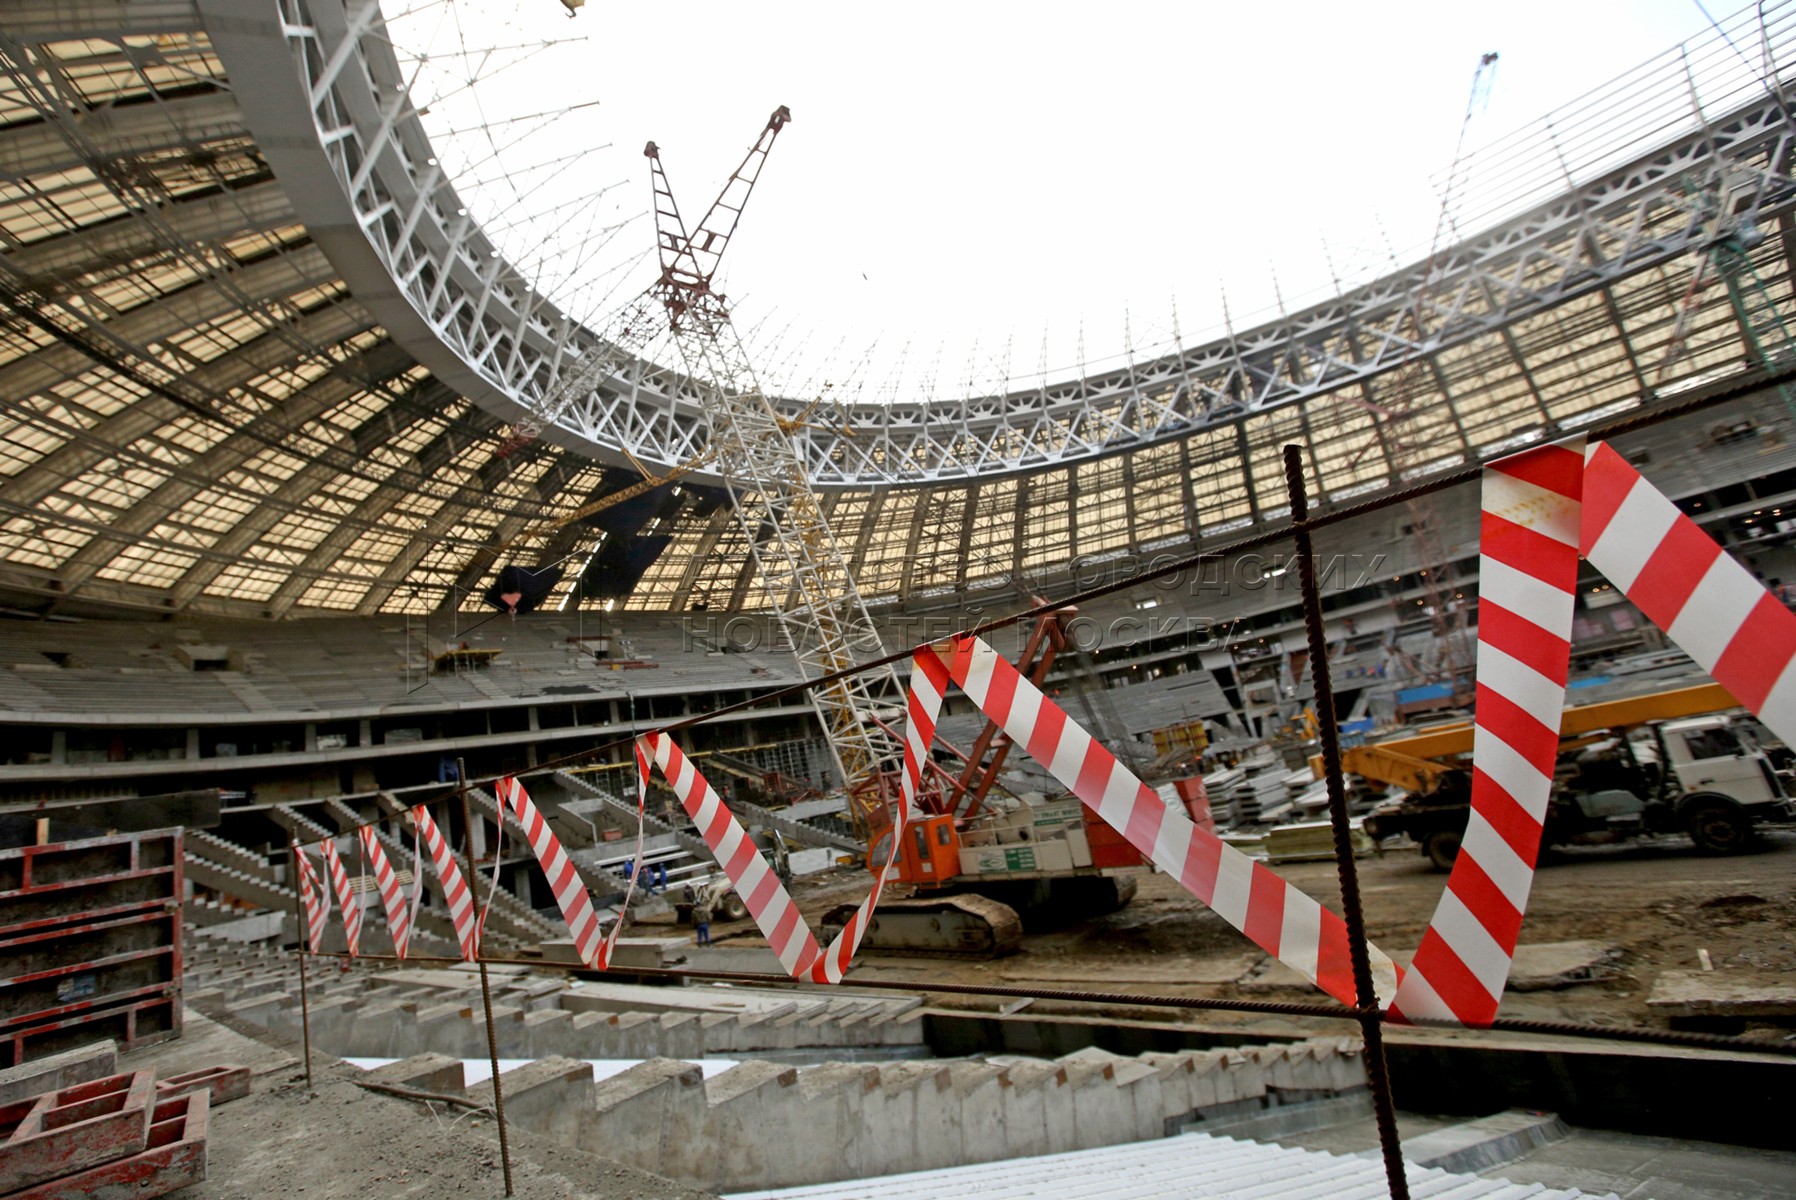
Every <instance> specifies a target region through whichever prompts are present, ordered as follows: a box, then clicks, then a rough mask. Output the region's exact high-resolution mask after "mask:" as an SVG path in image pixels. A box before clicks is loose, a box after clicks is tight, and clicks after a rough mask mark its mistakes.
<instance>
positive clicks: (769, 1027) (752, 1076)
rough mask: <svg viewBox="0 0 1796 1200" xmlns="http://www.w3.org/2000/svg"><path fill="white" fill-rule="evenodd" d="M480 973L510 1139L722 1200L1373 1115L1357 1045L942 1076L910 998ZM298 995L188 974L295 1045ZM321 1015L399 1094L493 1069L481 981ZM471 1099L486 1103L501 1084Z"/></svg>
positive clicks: (288, 976)
mask: <svg viewBox="0 0 1796 1200" xmlns="http://www.w3.org/2000/svg"><path fill="white" fill-rule="evenodd" d="M489 971H490V974H491V978H492V985H493V991H494V995H493V1020H494V1026H495V1032H496V1036H497V1041H498V1051H499V1055H500V1057H502V1058H507V1059H522V1060H527V1061H526V1062H524V1064H523V1065H521V1066H519V1067H517V1068H515V1069H513V1070H511V1071H509V1072H506V1073H505V1075H504V1076H503V1080H502V1082H503V1086H504V1091H505V1104H506V1113H507V1116H508V1117H509V1118H510V1119H511V1120H513V1121H515V1122H516V1123H517V1124H518V1125H519V1126H520V1127H522V1128H525V1129H528V1130H530V1131H532V1132H534V1133H536V1134H538V1135H540V1136H543V1137H546V1138H549V1139H551V1140H554V1141H557V1142H559V1143H561V1144H563V1145H567V1146H570V1147H582V1146H583V1147H592V1146H603V1147H604V1148H605V1153H606V1154H607V1155H608V1156H611V1157H614V1158H617V1159H619V1160H620V1161H622V1162H625V1163H627V1164H630V1165H638V1166H643V1167H648V1168H652V1169H653V1170H654V1171H655V1172H656V1173H657V1174H660V1175H664V1176H668V1177H670V1178H673V1179H675V1180H677V1181H679V1182H682V1183H686V1184H690V1185H692V1186H695V1187H700V1188H704V1189H707V1190H711V1191H718V1192H724V1191H740V1190H744V1189H749V1188H772V1187H789V1186H796V1185H804V1184H820V1183H828V1182H831V1181H835V1180H843V1179H853V1178H860V1177H864V1176H869V1175H883V1174H890V1173H895V1172H902V1171H918V1170H929V1169H942V1168H948V1167H954V1166H959V1165H963V1164H968V1163H978V1162H987V1161H993V1160H998V1159H1007V1158H1015V1157H1022V1156H1028V1155H1041V1154H1055V1153H1063V1152H1068V1151H1073V1150H1081V1149H1088V1148H1091V1147H1100V1146H1110V1145H1118V1144H1122V1143H1128V1142H1141V1141H1149V1140H1154V1139H1159V1138H1163V1137H1166V1136H1168V1135H1171V1134H1175V1133H1180V1132H1185V1131H1190V1130H1199V1131H1221V1130H1230V1129H1235V1128H1238V1127H1239V1125H1240V1124H1241V1123H1242V1122H1244V1121H1264V1120H1265V1119H1267V1117H1268V1115H1269V1114H1275V1115H1276V1114H1291V1116H1290V1120H1292V1121H1299V1120H1300V1114H1301V1113H1302V1112H1303V1111H1305V1110H1306V1109H1308V1108H1312V1107H1318V1106H1323V1107H1327V1108H1328V1111H1329V1112H1330V1114H1331V1115H1338V1109H1339V1108H1340V1106H1341V1105H1343V1104H1347V1105H1356V1106H1358V1107H1361V1108H1363V1107H1365V1106H1366V1100H1365V1097H1366V1091H1365V1072H1364V1066H1363V1063H1362V1060H1361V1057H1360V1046H1359V1043H1358V1042H1357V1041H1354V1040H1350V1039H1340V1038H1328V1039H1320V1038H1318V1039H1311V1040H1308V1041H1300V1042H1293V1043H1289V1044H1282V1045H1270V1046H1250V1047H1243V1048H1236V1049H1228V1050H1197V1051H1179V1052H1166V1053H1153V1054H1144V1055H1142V1056H1140V1057H1135V1058H1130V1057H1123V1056H1120V1055H1116V1054H1112V1053H1109V1052H1107V1051H1103V1050H1096V1049H1087V1050H1082V1051H1079V1052H1077V1053H1074V1054H1069V1055H1066V1056H1064V1057H1061V1058H1056V1059H1036V1058H1026V1057H1015V1056H1007V1057H995V1058H989V1059H980V1058H963V1059H952V1060H941V1059H933V1058H928V1057H927V1054H928V1049H927V1046H926V1045H925V1043H924V1040H923V1009H922V1005H921V1001H920V1000H919V999H918V998H916V997H902V996H899V997H895V996H891V995H887V994H884V993H881V994H878V995H870V994H865V993H857V992H855V991H854V990H853V989H844V990H831V991H828V992H821V991H806V990H799V989H754V988H735V987H721V986H710V987H698V986H694V987H666V988H653V987H644V986H639V985H625V984H613V983H609V982H594V981H590V980H588V981H581V982H578V983H576V982H573V981H571V980H569V979H567V978H566V977H564V976H561V975H560V974H558V973H555V972H551V971H540V970H536V969H533V968H528V967H520V966H515V965H495V966H493V967H491V968H489ZM297 984H298V966H297V960H296V959H295V958H294V956H293V955H291V954H282V953H279V952H277V951H274V950H272V949H271V948H267V947H257V946H234V945H229V944H225V945H212V944H208V945H206V946H203V947H197V948H196V950H195V953H194V955H193V957H192V959H191V960H190V962H189V965H188V970H187V988H188V996H189V999H190V1001H191V1002H193V1003H195V1004H196V1005H200V1006H202V1007H209V1006H217V1007H220V1008H222V1009H224V1010H225V1011H228V1012H230V1013H231V1014H232V1015H233V1016H235V1017H236V1018H237V1019H240V1020H245V1021H249V1022H251V1023H253V1024H256V1025H260V1026H262V1027H263V1028H266V1029H268V1030H270V1031H271V1032H275V1033H279V1034H282V1035H285V1036H290V1037H294V1038H297V1037H298V1036H299V1033H300V1010H299V1005H298V1000H297V996H296V993H297V990H298V988H297ZM311 997H312V1001H311V1008H310V1022H311V1039H312V1045H313V1047H314V1048H316V1049H319V1050H322V1051H324V1052H326V1053H330V1054H335V1055H338V1056H341V1057H346V1058H374V1059H391V1060H401V1061H398V1062H395V1063H393V1064H392V1065H390V1066H388V1067H383V1068H381V1078H382V1079H384V1080H386V1081H387V1082H400V1083H401V1084H402V1085H403V1086H418V1087H421V1089H422V1090H426V1091H446V1090H451V1089H449V1088H448V1086H447V1084H448V1083H449V1081H450V1080H451V1079H453V1078H454V1067H455V1066H456V1065H457V1060H462V1059H468V1060H482V1059H484V1058H485V1057H486V1055H487V1042H486V1029H485V1024H484V1021H483V1019H482V1015H481V1001H480V985H479V979H478V976H477V975H476V974H475V973H474V972H472V971H469V970H467V969H464V968H460V967H455V968H436V967H430V968H405V969H398V970H393V969H385V968H377V967H375V966H374V965H373V964H366V963H356V964H352V965H350V966H349V967H348V968H347V969H342V970H339V969H338V968H337V965H336V964H334V963H333V964H330V969H329V970H325V971H319V972H316V973H315V974H314V976H313V984H312V988H311ZM707 1057H715V1058H727V1059H733V1060H736V1065H734V1066H731V1067H729V1068H728V1069H725V1070H722V1071H719V1072H717V1073H716V1074H714V1075H712V1076H711V1077H710V1078H709V1079H707V1078H706V1077H705V1072H704V1070H702V1069H701V1067H700V1066H699V1065H697V1063H696V1062H695V1061H693V1060H700V1059H704V1058H707ZM590 1059H612V1060H617V1059H623V1060H632V1061H633V1062H634V1065H632V1066H630V1067H628V1068H626V1069H625V1070H623V1071H622V1072H620V1073H618V1074H615V1075H613V1076H611V1077H610V1078H607V1079H605V1080H604V1081H602V1082H600V1083H597V1084H596V1085H595V1083H594V1072H593V1069H592V1067H591V1066H590V1065H589V1064H588V1063H587V1062H585V1061H582V1060H590ZM843 1059H857V1060H858V1061H841V1060H843ZM799 1064H803V1065H799ZM408 1080H409V1081H412V1082H410V1083H406V1082H405V1081H408ZM425 1082H428V1083H429V1084H431V1085H432V1086H428V1087H425V1086H423V1083H425ZM468 1094H469V1095H470V1096H471V1097H472V1098H474V1099H476V1100H477V1101H481V1102H487V1101H490V1097H491V1087H490V1084H487V1083H484V1082H482V1083H479V1084H476V1085H475V1086H474V1087H472V1088H469V1089H468Z"/></svg>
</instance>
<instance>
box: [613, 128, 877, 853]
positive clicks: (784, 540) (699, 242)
mask: <svg viewBox="0 0 1796 1200" xmlns="http://www.w3.org/2000/svg"><path fill="white" fill-rule="evenodd" d="M791 119H792V114H791V112H790V111H789V110H787V109H786V107H785V106H783V105H782V106H781V107H780V108H778V109H776V110H775V111H774V113H773V115H772V117H770V118H769V119H768V121H767V125H766V127H765V128H763V129H762V131H761V135H760V137H759V138H758V139H757V140H756V142H755V144H754V145H753V146H752V147H750V149H749V151H748V154H747V156H746V157H745V158H744V159H743V161H742V164H741V166H739V167H737V168H736V170H735V172H734V173H733V174H732V175H731V176H730V178H729V180H728V182H726V183H725V184H724V187H723V191H722V192H721V193H720V194H719V195H718V197H717V199H716V200H715V201H714V202H713V203H712V205H711V207H710V209H709V210H707V211H706V213H705V216H704V218H703V219H702V220H701V221H700V222H699V224H698V226H697V231H696V233H694V234H692V235H690V236H689V235H688V234H687V232H686V227H685V224H684V222H683V221H682V220H681V218H680V211H679V207H678V205H677V204H676V203H675V201H674V196H673V190H672V188H671V187H670V186H669V185H668V182H667V175H666V172H665V170H664V169H663V168H662V165H661V154H660V150H659V148H658V147H656V145H655V143H653V142H650V143H649V144H648V146H647V147H646V148H645V149H644V151H643V153H644V155H645V156H646V157H647V158H648V159H649V162H650V175H651V180H652V182H653V186H654V198H655V231H656V239H657V245H658V248H659V252H660V262H661V275H660V277H659V278H658V279H657V280H656V281H655V283H654V284H653V285H652V286H651V287H650V289H649V294H650V295H651V296H652V297H653V298H654V299H656V300H658V301H659V302H660V305H661V307H662V309H663V310H664V311H665V313H666V318H667V328H668V331H669V333H670V334H671V337H672V340H673V342H674V345H675V346H676V347H677V348H678V350H679V353H680V356H681V358H682V359H683V360H684V363H685V367H686V370H687V373H688V374H689V375H690V376H691V378H692V382H693V386H694V387H695V388H697V389H698V390H699V393H700V396H701V404H702V406H703V408H704V412H705V416H706V419H707V421H708V423H709V425H710V438H709V441H708V444H707V447H706V448H707V450H708V451H709V452H711V453H712V454H713V456H714V461H715V464H716V469H717V472H718V474H720V475H721V476H722V477H723V481H724V484H725V486H726V487H727V488H728V489H729V493H730V499H731V501H732V504H733V507H734V509H735V513H736V519H737V520H738V521H739V522H740V523H741V526H742V529H743V532H744V533H745V534H746V535H747V540H748V545H749V551H750V553H751V554H752V555H753V558H754V563H755V567H756V570H757V572H758V574H759V576H760V579H761V583H762V585H763V587H764V588H765V589H766V593H767V600H768V603H769V606H770V607H771V608H772V610H773V612H774V615H775V617H776V619H777V620H778V622H779V625H780V628H781V630H782V632H783V633H784V634H785V636H786V637H787V639H788V640H789V641H790V642H791V644H792V649H793V651H794V653H795V654H796V655H797V657H798V660H799V664H800V666H801V668H802V669H803V671H804V673H805V675H806V676H807V677H810V678H816V677H818V676H821V675H826V674H831V673H833V672H836V671H839V670H843V669H846V668H850V667H854V666H858V665H859V664H861V663H864V662H868V661H871V660H873V659H876V658H879V657H881V656H883V654H884V653H885V650H884V646H883V645H882V644H881V642H880V639H879V633H878V631H877V630H876V629H875V628H874V625H873V619H872V617H871V616H870V615H869V614H868V612H867V607H866V604H865V603H864V602H863V601H862V599H861V595H860V592H859V591H858V590H857V589H856V587H855V583H854V577H853V576H852V575H851V574H850V572H849V569H848V560H847V559H846V558H845V557H844V556H843V554H842V551H841V548H840V547H839V546H838V544H837V542H836V539H835V536H834V534H833V533H832V532H831V531H830V527H829V522H828V520H827V519H826V517H825V515H824V512H823V506H822V504H821V503H820V502H819V500H818V497H817V494H816V493H815V492H814V491H813V490H812V488H811V485H810V476H809V473H808V472H807V471H806V469H805V464H804V461H803V458H802V457H801V455H800V454H799V451H798V447H797V446H796V445H795V444H794V442H793V439H792V435H791V432H790V429H789V424H790V423H789V422H785V421H783V420H782V419H781V417H780V414H779V413H778V412H777V411H776V410H775V408H774V406H773V404H772V403H771V402H770V401H769V400H768V398H767V395H766V393H765V392H763V391H762V390H761V386H760V383H759V382H758V380H757V379H756V377H755V372H754V367H753V364H752V363H751V362H750V360H749V356H748V352H747V350H746V348H745V347H744V346H743V344H742V339H741V338H740V336H738V334H737V332H736V329H735V326H734V325H733V324H732V323H731V321H730V311H729V305H728V301H727V300H726V299H725V297H724V296H723V294H722V293H720V292H718V291H717V290H716V289H715V288H714V287H713V286H712V284H713V279H714V277H715V275H716V271H717V264H718V261H719V260H720V259H721V257H722V255H723V252H724V250H725V248H726V247H727V246H728V244H729V241H730V238H731V236H732V235H733V234H734V232H735V229H736V224H737V222H738V221H739V219H740V218H741V215H742V209H743V207H744V206H745V205H746V204H747V202H748V197H749V193H750V192H752V191H753V189H754V184H755V180H756V179H757V178H758V177H759V175H760V170H761V166H762V164H763V163H764V162H765V161H766V158H767V152H768V151H769V150H770V149H771V148H772V146H773V142H774V139H775V138H777V137H778V136H779V132H780V130H781V129H782V128H784V127H785V125H786V123H787V122H788V121H790V120H791ZM812 700H813V703H814V704H815V705H816V707H817V710H818V714H819V716H820V717H821V718H822V721H823V725H824V728H825V731H826V733H827V735H828V738H829V743H830V747H831V750H832V753H833V754H834V755H835V757H836V760H837V764H838V766H839V767H840V769H841V773H842V778H843V781H844V782H845V784H846V785H847V788H848V793H849V796H850V797H851V799H853V801H854V803H855V806H856V815H857V817H858V818H859V819H860V820H861V821H863V822H866V823H868V824H870V825H874V826H877V825H879V824H882V823H883V821H884V819H885V817H886V811H887V810H886V798H885V796H884V795H883V793H882V786H881V785H882V777H881V768H882V766H888V765H895V763H896V761H897V759H898V758H899V756H900V755H901V754H902V747H901V745H900V744H899V742H898V740H897V738H896V737H895V736H894V735H893V734H892V733H890V732H889V731H888V730H887V729H885V728H882V727H881V726H882V722H880V721H879V720H877V718H878V717H879V716H881V715H885V716H888V717H889V716H893V715H895V714H896V713H898V712H901V711H902V703H903V692H902V690H901V688H900V685H899V681H898V677H897V674H896V673H895V672H894V671H893V670H892V669H891V668H890V667H885V668H882V669H879V670H874V671H868V672H863V673H859V674H856V675H851V676H848V677H846V678H843V679H838V680H835V681H833V682H831V683H828V684H825V685H823V686H822V687H819V688H815V689H813V690H812Z"/></svg>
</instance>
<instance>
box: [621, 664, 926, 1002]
mask: <svg viewBox="0 0 1796 1200" xmlns="http://www.w3.org/2000/svg"><path fill="white" fill-rule="evenodd" d="M946 683H947V670H946V668H945V667H943V665H942V663H941V661H940V660H939V659H936V658H935V657H934V656H933V655H930V656H927V657H925V656H919V657H918V658H917V660H916V662H915V663H914V664H913V668H912V671H911V686H910V694H909V697H908V701H907V703H908V704H909V707H910V714H911V719H910V723H909V728H908V729H907V730H906V733H905V740H904V764H903V770H902V771H901V773H900V775H899V787H900V794H901V803H900V804H899V806H898V812H897V814H896V817H895V820H894V824H893V827H892V831H891V842H890V845H889V848H888V852H887V855H886V860H885V862H884V864H883V865H882V866H881V867H880V870H879V874H878V876H877V877H875V879H874V881H873V886H872V888H871V890H869V891H868V893H867V897H866V899H864V900H862V901H861V903H860V905H859V907H857V908H856V909H855V911H854V914H853V915H852V916H851V917H850V918H849V919H848V922H847V923H846V924H845V925H844V926H843V927H842V931H841V933H839V934H837V935H836V940H835V941H833V942H831V943H830V945H829V947H828V949H822V948H820V947H819V946H818V944H817V938H816V935H815V934H814V933H812V931H811V927H810V925H809V924H808V923H807V922H806V921H805V919H804V917H803V916H801V915H800V914H799V911H798V906H797V905H796V904H794V903H793V902H792V896H791V894H790V893H789V892H787V891H786V888H785V885H784V884H782V883H781V882H780V880H779V876H778V875H777V874H776V873H775V872H774V870H773V867H772V865H771V864H769V863H768V861H767V858H766V856H765V855H763V854H762V853H761V852H760V850H758V849H756V847H755V844H754V842H753V841H752V840H751V839H750V838H749V836H748V831H747V830H745V829H743V828H742V823H741V822H740V821H738V820H736V817H735V815H734V814H733V813H731V812H730V810H729V809H728V808H727V807H725V805H724V803H723V798H722V797H721V796H719V795H718V794H717V790H716V789H715V788H713V787H712V786H711V785H710V783H709V782H708V781H707V780H706V779H705V777H704V774H703V773H702V772H701V771H699V769H698V767H697V766H696V765H694V764H693V762H692V760H691V759H690V758H688V757H686V755H685V754H684V753H683V752H682V751H681V750H680V748H679V747H678V746H676V745H675V744H674V740H673V738H671V737H669V736H668V735H667V734H665V733H661V732H655V733H650V734H646V735H644V736H643V737H640V738H638V739H637V743H636V761H637V765H638V767H639V769H640V770H641V772H642V776H643V777H644V778H646V777H647V775H648V770H649V765H650V764H651V763H653V764H654V766H655V767H657V768H659V770H660V771H661V775H662V778H664V779H666V780H667V783H668V786H669V787H671V788H672V789H673V792H674V795H676V796H678V797H679V799H680V804H681V806H682V807H684V808H685V810H686V814H687V815H688V816H690V817H691V818H692V821H693V824H694V825H695V826H697V827H698V831H699V833H700V834H701V835H702V836H703V837H704V839H705V845H707V846H709V847H710V849H711V853H712V855H713V856H714V857H715V858H716V859H717V862H718V865H719V866H721V867H722V868H723V872H724V874H725V875H726V876H727V877H728V878H729V881H730V885H731V886H732V887H733V888H734V889H735V891H736V894H737V895H738V896H739V897H741V899H742V903H743V905H744V907H746V908H747V909H748V912H749V915H750V916H751V917H753V918H754V921H755V924H756V925H757V926H759V927H760V930H761V933H762V935H763V936H764V937H766V939H767V944H768V945H769V946H771V947H772V948H773V953H774V955H775V956H776V957H777V958H778V959H779V961H780V965H781V966H782V967H784V968H785V970H786V971H787V973H788V974H790V975H791V976H792V977H793V978H794V979H809V980H810V981H811V982H813V983H840V982H841V981H842V976H843V975H844V974H846V972H847V970H848V964H849V963H850V961H852V960H853V958H854V953H855V951H856V950H857V949H858V948H859V947H860V944H861V939H862V938H863V937H864V936H866V932H867V925H868V923H869V921H871V919H872V914H873V909H874V907H875V906H876V905H877V904H878V903H879V896H880V893H881V891H883V890H884V888H885V884H886V878H887V876H888V875H889V874H890V873H891V869H892V863H893V861H894V859H895V858H896V857H897V853H898V845H899V839H900V838H902V837H903V836H904V829H905V825H906V822H907V821H908V820H909V818H910V817H911V816H913V815H915V812H916V800H917V788H918V785H919V783H920V781H921V777H922V776H921V772H922V763H923V761H924V755H925V752H926V751H927V748H928V746H929V743H930V741H931V740H932V739H933V738H934V737H935V722H936V714H937V713H938V712H939V711H940V709H941V704H942V692H943V690H944V688H945V686H946Z"/></svg>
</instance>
